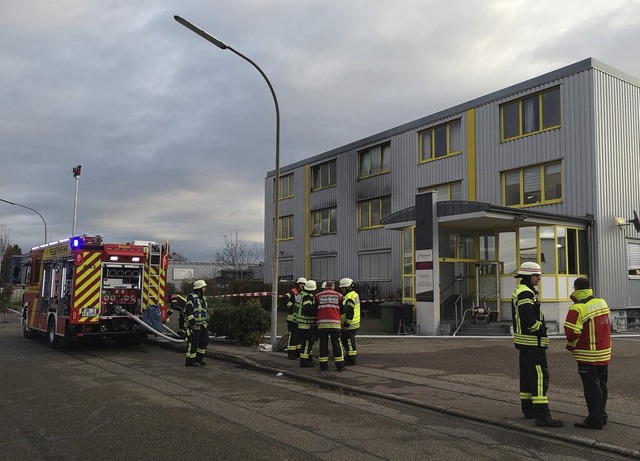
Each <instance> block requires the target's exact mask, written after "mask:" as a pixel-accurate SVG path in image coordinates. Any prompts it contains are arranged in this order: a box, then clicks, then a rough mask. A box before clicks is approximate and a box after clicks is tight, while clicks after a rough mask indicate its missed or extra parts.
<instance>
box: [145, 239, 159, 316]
mask: <svg viewBox="0 0 640 461" xmlns="http://www.w3.org/2000/svg"><path fill="white" fill-rule="evenodd" d="M161 279H162V245H161V244H159V243H150V244H149V285H148V294H147V305H148V306H159V305H160V301H161V296H160V294H161V293H160V291H161V289H162V287H161V282H162V280H161Z"/></svg>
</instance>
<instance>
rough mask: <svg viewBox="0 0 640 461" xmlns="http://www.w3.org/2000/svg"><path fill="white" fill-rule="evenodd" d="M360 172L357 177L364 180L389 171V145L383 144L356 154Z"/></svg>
mask: <svg viewBox="0 0 640 461" xmlns="http://www.w3.org/2000/svg"><path fill="white" fill-rule="evenodd" d="M358 155H359V158H360V170H359V173H358V177H360V178H366V177H367V176H373V175H376V174H380V173H388V172H389V171H391V144H390V143H385V144H381V145H379V146H375V147H372V148H370V149H366V150H362V151H360V152H358Z"/></svg>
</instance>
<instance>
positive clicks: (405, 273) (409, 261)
mask: <svg viewBox="0 0 640 461" xmlns="http://www.w3.org/2000/svg"><path fill="white" fill-rule="evenodd" d="M414 231H415V226H412V227H405V228H404V229H402V302H409V303H414V302H415V278H414V275H415V273H414V268H415V265H414V251H415V250H414V240H413V234H414Z"/></svg>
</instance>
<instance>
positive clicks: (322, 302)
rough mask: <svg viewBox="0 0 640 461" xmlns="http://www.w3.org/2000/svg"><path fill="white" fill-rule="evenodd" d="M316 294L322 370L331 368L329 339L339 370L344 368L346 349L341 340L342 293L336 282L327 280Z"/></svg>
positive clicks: (319, 357)
mask: <svg viewBox="0 0 640 461" xmlns="http://www.w3.org/2000/svg"><path fill="white" fill-rule="evenodd" d="M322 288H323V290H322V291H321V292H320V293H318V294H317V295H316V307H317V309H316V311H317V325H318V349H319V354H318V362H320V371H326V370H327V369H328V368H329V341H331V347H332V349H333V361H334V362H335V364H336V368H337V369H338V371H342V370H344V349H343V348H342V343H341V341H340V333H341V332H340V328H341V321H342V315H341V314H342V306H341V303H342V295H341V294H340V293H338V292H337V291H336V290H335V283H334V282H333V281H327V282H324V283H323V284H322Z"/></svg>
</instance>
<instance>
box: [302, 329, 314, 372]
mask: <svg viewBox="0 0 640 461" xmlns="http://www.w3.org/2000/svg"><path fill="white" fill-rule="evenodd" d="M298 339H299V340H300V365H304V364H305V363H313V352H312V349H313V344H314V343H315V342H316V329H315V327H311V328H300V327H299V326H298Z"/></svg>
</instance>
